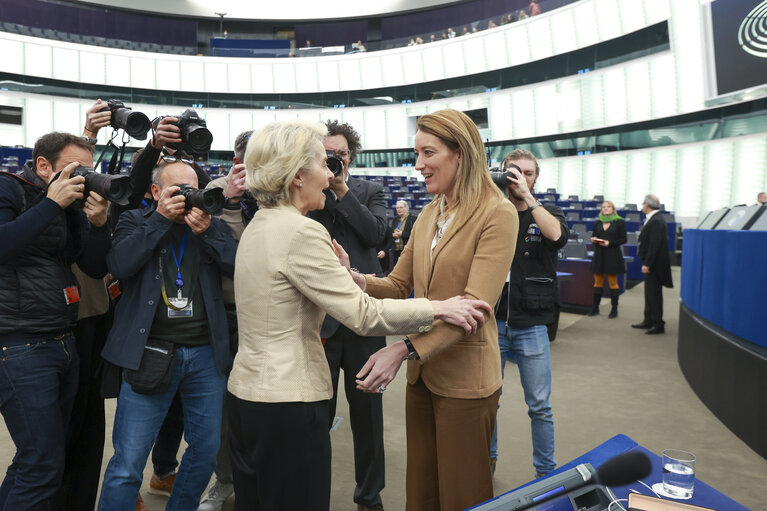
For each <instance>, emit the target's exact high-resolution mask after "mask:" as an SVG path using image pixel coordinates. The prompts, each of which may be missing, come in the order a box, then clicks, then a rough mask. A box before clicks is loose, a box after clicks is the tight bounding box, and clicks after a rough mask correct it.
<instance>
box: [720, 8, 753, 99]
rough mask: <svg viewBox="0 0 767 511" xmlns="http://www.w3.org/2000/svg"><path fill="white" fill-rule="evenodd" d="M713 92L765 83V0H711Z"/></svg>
mask: <svg viewBox="0 0 767 511" xmlns="http://www.w3.org/2000/svg"><path fill="white" fill-rule="evenodd" d="M711 22H712V25H713V41H714V60H715V67H716V83H717V89H718V90H717V94H718V95H722V94H727V93H730V92H735V91H739V90H742V89H747V88H749V87H754V86H757V85H762V84H765V83H767V0H715V1H714V2H713V3H712V4H711Z"/></svg>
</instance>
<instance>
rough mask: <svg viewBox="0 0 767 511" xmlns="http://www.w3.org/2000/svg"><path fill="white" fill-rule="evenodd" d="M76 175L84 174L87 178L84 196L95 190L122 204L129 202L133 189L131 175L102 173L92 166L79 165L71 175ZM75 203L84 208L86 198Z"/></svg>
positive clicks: (76, 205)
mask: <svg viewBox="0 0 767 511" xmlns="http://www.w3.org/2000/svg"><path fill="white" fill-rule="evenodd" d="M75 176H83V177H84V178H85V190H84V191H83V197H84V198H87V197H88V193H89V192H91V191H94V192H96V193H97V194H99V195H101V196H102V197H104V198H105V199H109V200H110V201H112V202H114V203H115V204H119V205H121V206H125V205H127V204H128V197H130V194H131V192H132V191H133V188H132V187H131V184H130V177H128V176H111V175H109V174H102V173H100V172H96V171H95V170H93V169H92V168H90V167H83V166H79V167H77V168H76V169H75V170H73V171H72V175H71V177H75ZM73 204H74V206H75V207H78V208H82V207H83V206H84V205H85V200H77V201H75V202H74V203H73Z"/></svg>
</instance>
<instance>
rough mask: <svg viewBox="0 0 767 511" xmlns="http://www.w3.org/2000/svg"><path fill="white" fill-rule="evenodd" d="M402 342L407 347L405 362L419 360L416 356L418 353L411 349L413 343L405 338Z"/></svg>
mask: <svg viewBox="0 0 767 511" xmlns="http://www.w3.org/2000/svg"><path fill="white" fill-rule="evenodd" d="M402 340H403V341H404V342H405V346H407V356H406V357H405V360H417V359H419V358H421V357H419V356H418V352H417V351H416V350H415V348H414V347H413V343H411V342H410V339H408V338H407V337H405V338H403V339H402Z"/></svg>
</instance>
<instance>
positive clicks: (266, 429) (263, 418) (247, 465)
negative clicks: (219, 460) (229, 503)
mask: <svg viewBox="0 0 767 511" xmlns="http://www.w3.org/2000/svg"><path fill="white" fill-rule="evenodd" d="M227 399H228V400H230V404H231V406H230V407H229V455H230V458H231V462H232V473H233V475H234V493H235V495H236V496H237V497H236V499H235V501H234V509H235V511H257V510H259V509H263V510H278V509H285V510H288V509H296V510H298V509H300V510H305V511H328V510H329V509H330V433H329V432H328V429H329V428H328V401H315V402H312V403H304V402H292V403H257V402H252V401H245V400H242V399H239V398H237V397H236V396H234V395H232V394H228V395H227Z"/></svg>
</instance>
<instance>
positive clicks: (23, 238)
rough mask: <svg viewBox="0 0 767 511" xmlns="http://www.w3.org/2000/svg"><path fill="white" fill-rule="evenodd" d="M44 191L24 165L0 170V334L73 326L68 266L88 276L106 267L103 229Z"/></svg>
mask: <svg viewBox="0 0 767 511" xmlns="http://www.w3.org/2000/svg"><path fill="white" fill-rule="evenodd" d="M45 195H46V194H45V183H44V182H43V181H42V180H41V179H40V177H39V176H37V173H36V172H35V171H34V169H32V167H31V166H29V165H27V166H25V167H24V169H23V171H22V172H21V174H20V175H13V174H8V173H0V240H2V242H1V243H0V336H2V335H8V334H13V335H16V336H18V335H27V334H33V335H37V334H60V333H63V332H65V331H67V330H71V329H73V328H74V326H75V324H76V322H77V311H78V306H79V303H78V302H72V303H69V304H67V300H66V298H65V293H64V290H65V289H66V288H70V287H72V286H77V279H76V278H75V276H74V274H73V273H72V271H71V269H70V266H71V265H72V263H74V262H77V263H78V265H79V266H80V268H81V269H82V270H83V272H85V273H86V274H87V275H89V276H91V277H93V278H101V277H103V276H104V275H106V272H107V268H106V254H107V252H108V250H109V247H110V242H111V237H110V234H109V229H108V228H107V227H95V226H92V225H91V224H90V223H89V222H88V220H87V218H86V216H85V213H83V211H82V209H78V208H77V207H74V206H70V207H68V208H66V209H61V207H60V206H59V205H58V204H56V202H54V201H53V200H51V199H49V198H47V197H46V196H45Z"/></svg>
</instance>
